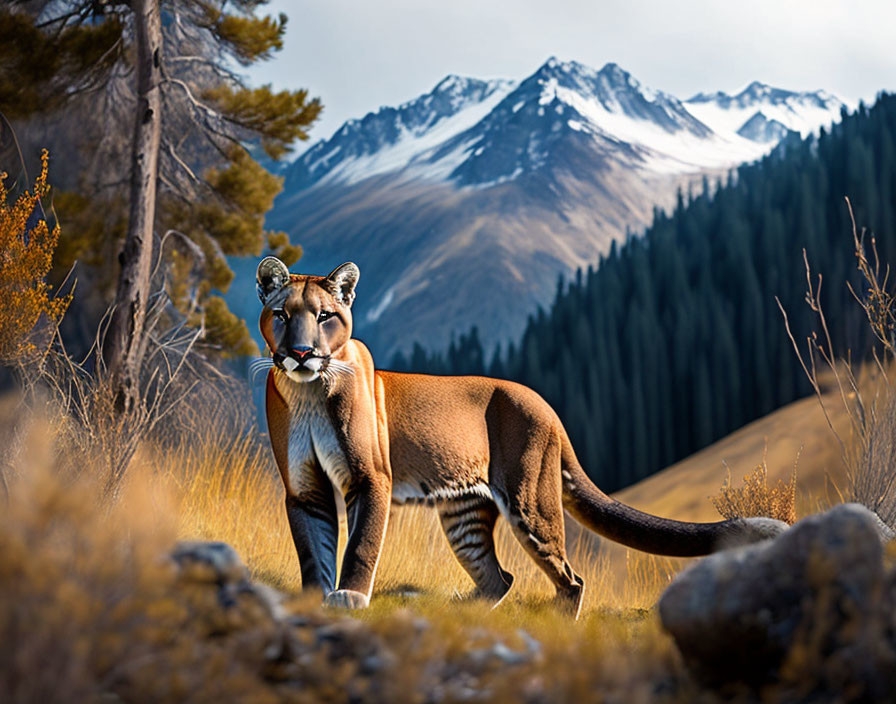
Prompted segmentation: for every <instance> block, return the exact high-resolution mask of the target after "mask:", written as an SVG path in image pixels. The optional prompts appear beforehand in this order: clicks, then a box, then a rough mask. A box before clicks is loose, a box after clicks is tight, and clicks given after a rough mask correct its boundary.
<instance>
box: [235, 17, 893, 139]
mask: <svg viewBox="0 0 896 704" xmlns="http://www.w3.org/2000/svg"><path fill="white" fill-rule="evenodd" d="M262 12H270V13H277V12H284V13H285V14H286V15H287V16H288V17H289V23H288V25H287V33H286V38H285V42H284V48H283V50H282V51H280V52H278V53H277V55H276V58H274V59H273V60H270V61H267V62H263V63H260V64H258V65H256V66H254V67H252V68H251V69H250V71H249V74H248V77H249V79H250V82H251V83H252V84H256V85H257V84H262V83H271V84H273V85H274V86H275V87H276V88H279V89H284V88H290V89H296V88H307V89H308V90H309V92H310V94H311V95H312V96H318V97H320V99H321V101H322V102H323V105H324V112H323V115H322V117H321V118H320V120H319V121H318V123H317V124H316V125H315V126H314V127H313V128H312V130H311V139H310V140H309V144H311V143H314V142H316V141H317V140H318V139H321V138H327V137H329V136H330V135H331V134H332V133H333V132H334V131H335V130H336V129H338V128H339V126H340V125H341V124H342V123H343V122H344V121H345V120H347V119H349V118H353V117H363V116H364V115H365V114H367V113H368V112H370V111H374V110H376V109H378V108H379V107H380V106H383V105H397V104H399V103H402V102H405V101H406V100H410V99H412V98H415V97H416V96H418V95H421V94H422V93H426V92H428V91H429V90H431V89H432V87H433V86H435V84H436V83H438V82H439V81H440V80H441V79H442V78H444V77H445V76H446V75H448V74H450V73H455V74H459V75H464V76H474V77H477V78H515V79H522V78H524V77H526V76H528V75H530V74H531V73H532V72H534V71H535V70H536V69H537V68H538V67H539V66H540V65H541V64H542V63H544V61H545V60H546V59H547V58H548V57H550V56H556V57H557V58H558V59H560V60H562V61H567V60H575V61H579V62H581V63H583V64H586V65H589V66H592V67H594V68H600V67H601V66H603V65H604V64H605V63H607V62H610V61H612V62H615V63H618V64H619V65H620V66H622V68H624V69H626V70H628V71H630V72H631V73H632V75H634V77H635V78H637V79H638V80H639V81H640V82H641V83H642V84H644V85H647V86H649V87H651V88H655V89H658V90H662V91H665V92H668V93H672V94H673V95H675V96H677V97H679V98H681V99H686V98H689V97H690V96H692V95H693V94H695V93H698V92H701V91H716V90H723V91H726V92H734V91H737V90H739V89H740V88H743V87H744V86H746V85H747V84H748V83H750V82H751V81H753V80H760V81H763V82H765V83H769V84H771V85H773V86H776V87H780V88H788V89H792V90H817V89H819V88H823V89H825V90H828V91H830V92H832V93H834V94H836V95H838V96H839V97H841V98H843V99H844V100H846V101H847V102H851V103H857V102H858V100H860V99H864V100H865V101H866V102H870V101H872V100H873V99H874V97H875V95H876V94H877V93H878V92H879V91H880V90H896V49H894V44H893V28H894V27H896V2H892V0H890V1H883V0H864V1H861V2H854V1H853V2H839V1H838V2H832V1H828V0H753V1H749V0H734V1H732V0H678V1H677V2H676V1H674V0H549V1H546V0H513V1H508V0H502V1H498V0H439V1H438V2H433V1H431V0H366V1H365V0H301V1H300V0H272V2H270V4H269V5H267V6H266V8H264V9H263V10H262ZM304 148H305V146H303V145H299V147H298V148H297V150H296V154H298V153H300V152H301V151H303V149H304Z"/></svg>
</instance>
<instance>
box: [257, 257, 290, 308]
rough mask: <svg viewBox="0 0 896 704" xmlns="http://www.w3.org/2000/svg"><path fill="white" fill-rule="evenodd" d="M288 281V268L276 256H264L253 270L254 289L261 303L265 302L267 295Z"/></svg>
mask: <svg viewBox="0 0 896 704" xmlns="http://www.w3.org/2000/svg"><path fill="white" fill-rule="evenodd" d="M288 282H289V269H287V268H286V264H284V263H283V262H281V261H280V260H279V259H277V257H265V258H264V259H262V260H261V262H259V264H258V270H257V271H256V272H255V290H256V291H257V292H258V297H259V298H260V299H261V302H262V303H265V302H267V299H268V296H270V295H271V294H272V293H273V292H274V291H278V290H279V289H280V288H281V287H282V286H283V285H284V284H286V283H288Z"/></svg>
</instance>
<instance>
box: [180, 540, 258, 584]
mask: <svg viewBox="0 0 896 704" xmlns="http://www.w3.org/2000/svg"><path fill="white" fill-rule="evenodd" d="M171 557H172V559H173V560H174V562H175V563H176V564H177V567H178V572H179V576H180V577H181V578H183V579H188V580H191V581H194V582H218V583H222V582H239V581H242V580H245V579H248V577H249V570H248V568H247V567H246V566H245V565H244V564H243V561H242V560H240V556H239V555H237V552H236V550H234V549H233V548H232V547H231V546H230V545H228V544H227V543H220V542H209V541H204V540H184V541H181V542H179V543H178V544H177V545H175V546H174V549H173V550H172V551H171Z"/></svg>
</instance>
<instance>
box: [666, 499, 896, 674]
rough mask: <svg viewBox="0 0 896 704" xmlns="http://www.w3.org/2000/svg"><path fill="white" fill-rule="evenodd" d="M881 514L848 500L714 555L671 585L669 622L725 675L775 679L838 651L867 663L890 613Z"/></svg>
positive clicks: (697, 660) (697, 661) (699, 668)
mask: <svg viewBox="0 0 896 704" xmlns="http://www.w3.org/2000/svg"><path fill="white" fill-rule="evenodd" d="M879 523H880V521H879V519H878V518H877V516H876V515H875V514H873V513H872V512H871V511H869V510H868V509H866V508H864V507H863V506H860V505H858V504H844V505H841V506H837V507H835V508H833V509H831V510H830V511H828V512H826V513H823V514H819V515H815V516H810V517H808V518H805V519H803V520H802V521H800V522H798V523H797V524H796V525H794V526H793V527H792V528H791V529H790V530H788V531H787V532H785V533H784V534H782V535H781V536H779V537H778V538H776V539H774V540H771V541H766V542H764V543H759V544H756V545H752V546H747V547H742V548H737V549H733V550H729V551H726V552H721V553H717V554H714V555H710V556H709V557H707V558H705V559H704V560H702V561H700V562H697V563H695V564H694V565H693V566H691V567H690V568H689V569H687V570H685V571H684V572H682V573H681V574H680V575H678V577H676V579H675V580H674V581H673V582H672V584H671V585H670V586H669V587H668V588H667V589H666V591H665V593H664V594H663V596H662V597H661V599H660V602H659V612H660V618H661V620H662V623H663V626H664V627H665V628H666V629H667V630H668V631H669V632H670V633H671V634H672V636H673V637H674V639H675V641H676V643H677V645H678V648H679V650H680V651H681V653H682V655H683V656H684V658H685V661H686V662H687V663H688V665H689V666H690V667H691V668H692V669H693V670H694V671H695V672H696V673H697V674H698V675H699V676H701V677H702V678H705V679H710V680H713V681H716V682H718V681H729V682H730V681H742V682H747V683H751V684H759V683H762V682H767V681H769V680H770V679H772V678H775V677H777V676H778V674H779V673H780V671H781V668H782V666H784V665H785V663H787V664H788V665H789V666H790V668H791V670H792V669H793V668H794V667H797V668H799V667H814V666H815V665H818V667H822V668H823V667H824V665H823V663H822V662H821V661H823V660H825V659H827V658H829V657H830V656H831V654H832V653H835V652H840V653H848V654H849V657H850V659H851V661H852V662H854V664H855V667H858V668H861V667H863V664H862V663H863V661H864V662H865V663H870V662H871V661H872V660H873V659H874V658H875V657H877V655H875V654H873V653H872V651H875V652H876V650H875V649H876V648H878V646H879V645H880V643H881V642H882V641H883V640H884V635H883V631H882V624H883V623H884V622H885V621H887V620H889V619H885V618H884V615H885V614H887V613H888V612H889V611H890V609H889V608H887V607H886V605H885V600H884V598H883V595H884V588H883V587H884V581H885V579H884V568H883V551H882V548H881V543H880V538H879ZM863 653H864V654H863ZM866 655H867V657H866ZM815 660H818V661H819V662H818V663H815V662H814V661H815ZM853 674H855V675H856V676H859V677H860V676H861V674H860V673H858V672H854V673H853Z"/></svg>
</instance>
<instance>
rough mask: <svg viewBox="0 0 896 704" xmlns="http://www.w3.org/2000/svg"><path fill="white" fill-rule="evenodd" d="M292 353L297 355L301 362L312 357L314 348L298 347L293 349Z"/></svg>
mask: <svg viewBox="0 0 896 704" xmlns="http://www.w3.org/2000/svg"><path fill="white" fill-rule="evenodd" d="M292 351H293V352H294V353H295V355H296V357H298V358H299V360H301V361H305V358H306V357H310V356H311V352H312V348H311V347H308V346H306V345H300V346H298V347H293V348H292Z"/></svg>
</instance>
